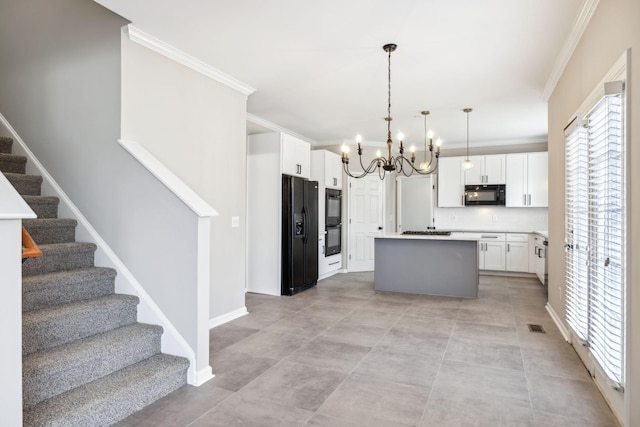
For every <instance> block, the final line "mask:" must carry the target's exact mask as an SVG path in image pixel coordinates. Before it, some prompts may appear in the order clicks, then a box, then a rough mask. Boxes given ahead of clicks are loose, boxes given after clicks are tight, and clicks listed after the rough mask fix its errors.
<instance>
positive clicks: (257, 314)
mask: <svg viewBox="0 0 640 427" xmlns="http://www.w3.org/2000/svg"><path fill="white" fill-rule="evenodd" d="M260 307H262V306H258V307H257V308H256V309H255V310H252V311H250V312H249V314H250V315H245V316H242V317H240V318H238V319H236V320H234V325H236V326H241V327H243V328H251V329H264V328H266V327H267V326H269V325H272V324H274V323H276V322H277V321H279V320H282V319H284V318H285V317H287V316H288V315H289V313H286V312H284V311H282V310H270V309H266V308H262V309H261V308H260Z"/></svg>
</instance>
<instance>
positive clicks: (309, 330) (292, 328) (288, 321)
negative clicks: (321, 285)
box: [265, 313, 335, 339]
mask: <svg viewBox="0 0 640 427" xmlns="http://www.w3.org/2000/svg"><path fill="white" fill-rule="evenodd" d="M334 323H335V322H333V321H329V320H325V319H320V318H318V317H311V316H305V315H303V314H300V313H296V314H292V315H291V316H288V317H285V318H284V319H282V320H280V321H278V322H276V323H274V324H272V325H270V326H269V327H267V328H265V330H267V331H271V332H279V333H281V334H291V335H298V336H301V337H304V338H308V339H312V338H315V337H316V336H318V335H320V334H321V333H322V332H324V331H326V330H327V329H329V328H330V327H331V326H332V325H333V324H334Z"/></svg>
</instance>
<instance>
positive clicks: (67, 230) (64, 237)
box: [25, 224, 76, 245]
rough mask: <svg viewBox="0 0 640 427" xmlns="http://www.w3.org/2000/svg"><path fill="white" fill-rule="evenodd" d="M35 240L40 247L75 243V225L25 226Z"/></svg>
mask: <svg viewBox="0 0 640 427" xmlns="http://www.w3.org/2000/svg"><path fill="white" fill-rule="evenodd" d="M25 228H26V230H27V231H28V232H29V234H30V235H31V237H32V238H33V240H34V241H35V242H36V243H37V244H39V245H45V244H48V243H70V242H75V239H76V226H75V225H66V224H65V225H55V226H51V227H28V226H26V225H25Z"/></svg>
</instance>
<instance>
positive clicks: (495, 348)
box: [118, 273, 618, 427]
mask: <svg viewBox="0 0 640 427" xmlns="http://www.w3.org/2000/svg"><path fill="white" fill-rule="evenodd" d="M545 291H546V290H545V288H544V287H542V286H540V284H539V283H538V282H537V281H536V280H535V279H522V278H506V277H494V276H481V278H480V297H479V298H478V299H473V300H466V299H465V300H463V299H459V298H446V297H429V296H415V295H406V294H391V293H381V292H376V291H374V289H373V274H372V273H349V274H339V275H336V276H333V277H331V278H328V279H325V280H322V281H320V282H319V284H318V286H317V287H315V288H313V289H310V290H307V291H305V292H303V293H301V294H299V295H296V296H294V297H271V296H265V295H257V294H247V297H246V305H247V308H248V309H249V311H250V314H248V315H246V316H244V317H242V318H240V319H236V320H234V321H233V322H230V323H227V324H225V325H222V326H219V327H217V328H215V329H212V330H211V341H210V347H211V366H212V367H213V370H214V373H215V374H216V377H215V378H214V379H213V380H211V381H209V382H208V383H206V384H204V385H202V386H201V387H198V388H195V387H191V386H185V387H183V388H181V389H180V390H178V391H176V392H174V393H172V394H171V395H169V396H167V397H165V398H163V399H161V400H160V401H158V402H156V403H154V404H152V405H151V406H149V407H147V408H145V409H144V410H142V411H140V412H138V413H136V414H134V415H132V416H131V417H129V418H127V419H126V420H124V421H122V422H121V423H119V424H118V425H119V426H194V427H195V426H336V427H338V426H339V427H342V426H345V427H347V426H385V427H386V426H438V427H446V426H482V427H484V426H487V427H497V426H514V427H516V426H517V427H520V426H536V427H542V426H549V427H551V426H553V427H556V426H563V427H569V426H576V427H578V426H579V427H587V426H593V427H595V426H598V427H605V426H612V427H616V426H618V424H617V423H616V421H615V419H614V417H613V415H612V413H611V411H610V410H609V408H608V406H607V404H606V403H605V401H604V399H603V398H602V396H601V395H600V393H599V392H598V390H597V389H596V387H595V385H594V384H593V382H592V381H591V379H590V377H589V375H588V373H587V371H586V369H585V368H584V366H583V365H582V364H581V362H580V360H579V359H578V356H577V355H576V353H575V352H574V351H573V349H572V347H571V346H570V345H568V344H567V343H566V342H565V341H564V340H563V339H562V337H561V335H560V334H559V332H558V330H557V329H556V327H555V325H554V324H553V322H552V320H551V318H550V317H549V315H548V314H547V312H546V311H545V309H544V305H545V303H546V294H545ZM527 323H536V324H540V325H542V326H543V327H544V329H545V330H546V333H545V334H540V333H532V332H529V330H528V328H527Z"/></svg>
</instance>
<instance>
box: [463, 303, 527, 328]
mask: <svg viewBox="0 0 640 427" xmlns="http://www.w3.org/2000/svg"><path fill="white" fill-rule="evenodd" d="M458 320H460V321H462V322H470V323H481V324H484V325H496V326H515V324H516V319H515V315H514V314H513V311H511V310H509V311H495V310H491V309H488V310H477V309H470V308H464V307H463V308H461V309H460V311H459V312H458Z"/></svg>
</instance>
